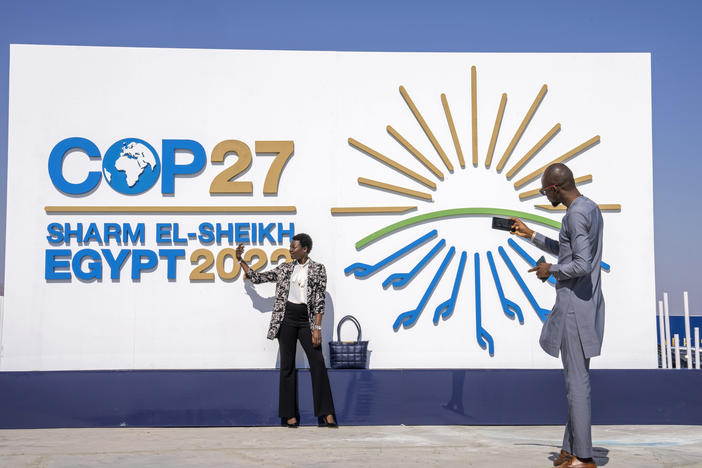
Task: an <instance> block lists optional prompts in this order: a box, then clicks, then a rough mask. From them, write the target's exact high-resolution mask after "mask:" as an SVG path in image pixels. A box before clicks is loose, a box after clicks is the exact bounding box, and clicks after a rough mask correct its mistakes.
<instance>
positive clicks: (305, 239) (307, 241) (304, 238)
mask: <svg viewBox="0 0 702 468" xmlns="http://www.w3.org/2000/svg"><path fill="white" fill-rule="evenodd" d="M292 240H294V241H298V242H299V243H300V247H302V248H305V247H307V253H310V252H312V238H311V237H310V236H309V235H308V234H305V233H303V232H301V233H300V234H295V237H293V238H292Z"/></svg>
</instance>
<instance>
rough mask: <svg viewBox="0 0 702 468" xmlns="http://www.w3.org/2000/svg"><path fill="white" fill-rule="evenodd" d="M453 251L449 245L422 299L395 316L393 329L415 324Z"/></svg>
mask: <svg viewBox="0 0 702 468" xmlns="http://www.w3.org/2000/svg"><path fill="white" fill-rule="evenodd" d="M454 252H456V248H455V247H451V248H450V249H449V251H448V252H447V253H446V256H445V257H444V261H443V262H441V266H439V269H438V270H436V274H435V275H434V279H432V280H431V283H429V287H428V288H427V290H426V292H425V293H424V296H422V299H421V300H420V301H419V304H418V305H417V308H416V309H414V310H410V311H408V312H403V313H401V314H400V315H398V316H397V319H396V320H395V323H394V324H393V326H392V328H394V329H395V331H397V330H398V329H399V328H400V325H402V326H403V327H405V328H409V327H411V326H412V325H414V324H415V322H416V321H417V319H418V318H419V316H420V315H421V314H422V310H424V306H426V305H427V301H429V298H430V297H431V295H432V293H433V292H434V288H436V285H437V284H438V283H439V280H440V279H441V275H443V274H444V271H446V267H448V265H449V263H451V259H452V258H453V254H454Z"/></svg>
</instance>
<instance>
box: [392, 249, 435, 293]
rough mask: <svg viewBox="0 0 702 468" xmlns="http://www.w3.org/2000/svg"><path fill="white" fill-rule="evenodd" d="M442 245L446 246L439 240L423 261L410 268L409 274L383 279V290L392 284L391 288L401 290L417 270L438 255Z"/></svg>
mask: <svg viewBox="0 0 702 468" xmlns="http://www.w3.org/2000/svg"><path fill="white" fill-rule="evenodd" d="M444 245H446V241H445V240H444V239H441V240H440V241H439V242H437V243H436V245H435V246H434V248H433V249H431V250H430V251H429V253H428V254H426V255H425V256H424V258H423V259H421V260H420V261H419V263H417V265H416V266H415V267H414V268H412V270H411V271H410V272H409V273H394V274H392V275H390V276H388V277H387V278H385V281H383V288H387V287H388V286H390V285H391V284H392V287H393V288H395V289H397V288H401V287H403V286H405V285H407V283H409V282H410V281H412V278H414V276H415V275H416V274H417V273H419V270H421V269H422V268H423V267H424V265H426V264H427V263H428V262H429V261H430V260H431V259H432V258H434V255H436V254H437V253H439V250H441V249H443V248H444Z"/></svg>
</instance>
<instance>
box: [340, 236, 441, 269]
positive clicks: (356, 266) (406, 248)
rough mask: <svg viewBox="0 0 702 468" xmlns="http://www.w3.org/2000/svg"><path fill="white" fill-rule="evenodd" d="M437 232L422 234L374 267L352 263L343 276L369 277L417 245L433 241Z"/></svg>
mask: <svg viewBox="0 0 702 468" xmlns="http://www.w3.org/2000/svg"><path fill="white" fill-rule="evenodd" d="M436 235H437V231H436V229H434V230H433V231H430V232H428V233H427V234H424V235H423V236H422V237H420V238H419V239H417V240H416V241H414V242H411V243H409V244H407V245H406V246H404V247H402V248H401V249H400V250H398V251H397V252H395V253H394V254H392V255H390V256H388V257H386V258H384V259H382V260H381V261H379V262H378V263H376V264H375V265H368V264H365V263H354V264H352V265H349V266H347V267H346V269H345V270H344V274H346V275H349V274H351V273H353V274H354V276H355V277H356V278H365V277H366V276H370V275H372V274H373V273H375V272H376V271H378V270H379V269H381V268H383V267H384V266H385V265H387V264H389V263H392V262H394V261H395V260H397V259H398V258H400V257H402V256H403V255H405V254H406V253H407V252H409V251H411V250H413V249H414V248H416V247H418V246H419V245H421V244H423V243H424V242H426V241H428V240H430V239H433V238H434V237H436Z"/></svg>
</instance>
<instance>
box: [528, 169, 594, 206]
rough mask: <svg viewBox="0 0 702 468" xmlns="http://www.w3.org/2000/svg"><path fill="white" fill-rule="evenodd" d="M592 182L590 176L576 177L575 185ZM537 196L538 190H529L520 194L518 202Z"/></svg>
mask: <svg viewBox="0 0 702 468" xmlns="http://www.w3.org/2000/svg"><path fill="white" fill-rule="evenodd" d="M591 181H592V174H588V175H584V176H582V177H578V178H577V179H575V185H580V184H584V183H585V182H591ZM537 195H541V194H540V193H539V189H534V190H529V191H528V192H522V193H520V194H519V200H521V201H523V200H526V199H527V198H531V197H535V196H537Z"/></svg>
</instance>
